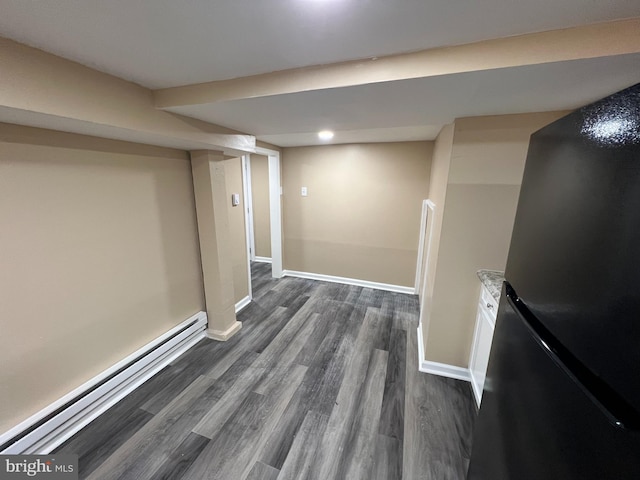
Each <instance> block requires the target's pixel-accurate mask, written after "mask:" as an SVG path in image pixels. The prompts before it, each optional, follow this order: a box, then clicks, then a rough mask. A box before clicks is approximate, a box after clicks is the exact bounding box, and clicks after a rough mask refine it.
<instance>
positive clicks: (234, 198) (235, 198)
mask: <svg viewBox="0 0 640 480" xmlns="http://www.w3.org/2000/svg"><path fill="white" fill-rule="evenodd" d="M238 205H240V194H239V193H233V194H231V206H232V207H237V206H238Z"/></svg>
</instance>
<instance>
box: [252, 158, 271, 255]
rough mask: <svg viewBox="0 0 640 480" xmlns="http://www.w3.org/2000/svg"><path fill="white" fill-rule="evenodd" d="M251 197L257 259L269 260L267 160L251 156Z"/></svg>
mask: <svg viewBox="0 0 640 480" xmlns="http://www.w3.org/2000/svg"><path fill="white" fill-rule="evenodd" d="M250 161H251V196H252V200H253V236H254V239H255V246H256V251H255V255H256V256H258V257H265V258H271V224H270V222H271V212H270V211H269V159H268V158H267V157H266V156H264V155H255V154H252V155H251V158H250Z"/></svg>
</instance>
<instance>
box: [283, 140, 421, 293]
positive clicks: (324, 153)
mask: <svg viewBox="0 0 640 480" xmlns="http://www.w3.org/2000/svg"><path fill="white" fill-rule="evenodd" d="M432 149H433V143H432V142H400V143H374V144H354V145H332V146H318V147H296V148H285V149H284V152H283V160H282V176H283V188H284V196H283V210H284V211H283V219H284V220H283V222H284V265H285V269H288V270H296V271H302V272H310V273H319V274H325V275H335V276H340V277H347V278H354V279H360V280H368V281H373V282H381V283H387V284H393V285H401V286H408V287H413V286H414V281H415V271H416V260H417V250H418V235H419V230H420V212H421V209H422V200H423V199H425V198H427V195H428V185H429V171H430V164H431V153H432ZM302 187H306V188H307V193H308V195H307V196H306V197H303V196H302V195H301V188H302Z"/></svg>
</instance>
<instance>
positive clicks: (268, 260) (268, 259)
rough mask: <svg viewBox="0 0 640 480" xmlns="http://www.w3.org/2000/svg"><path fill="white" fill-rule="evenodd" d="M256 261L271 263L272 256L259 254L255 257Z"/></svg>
mask: <svg viewBox="0 0 640 480" xmlns="http://www.w3.org/2000/svg"><path fill="white" fill-rule="evenodd" d="M253 261H254V262H262V263H271V257H258V256H257V255H256V256H255V257H254V258H253Z"/></svg>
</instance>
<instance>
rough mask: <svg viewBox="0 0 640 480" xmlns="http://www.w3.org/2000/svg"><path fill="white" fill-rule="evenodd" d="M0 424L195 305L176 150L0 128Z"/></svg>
mask: <svg viewBox="0 0 640 480" xmlns="http://www.w3.org/2000/svg"><path fill="white" fill-rule="evenodd" d="M0 224H1V225H2V234H1V235H0V265H2V269H1V272H2V273H1V274H0V331H1V332H2V334H1V335H0V365H2V369H1V370H0V432H4V431H6V430H8V429H9V428H11V427H13V426H15V425H16V424H18V423H19V422H21V421H22V420H24V419H26V418H28V417H29V416H30V415H32V414H33V413H35V412H37V411H39V410H40V409H42V408H43V407H45V406H47V405H48V404H50V403H51V402H53V401H55V400H57V399H58V398H60V397H61V396H63V395H65V394H66V393H68V392H70V391H71V390H73V389H75V388H76V387H78V386H79V385H81V384H82V383H84V382H86V381H87V380H89V379H90V378H92V377H94V376H95V375H97V374H98V373H100V372H102V371H103V370H105V369H106V368H108V367H110V366H112V365H113V364H115V363H117V362H118V361H120V360H122V359H123V358H124V357H126V356H127V355H129V354H131V353H132V352H134V351H135V350H137V349H138V348H140V347H141V346H143V345H145V344H146V343H148V342H150V341H151V340H153V339H154V338H156V337H158V336H159V335H161V334H163V333H165V332H166V331H168V330H170V329H171V328H173V327H174V326H176V325H177V324H179V323H180V322H182V321H184V320H185V319H186V318H188V317H189V316H191V315H193V314H194V313H196V312H198V311H200V310H203V309H204V298H203V291H202V276H201V267H200V254H199V247H198V237H197V231H196V219H195V210H194V197H193V186H192V180H191V166H190V162H189V158H188V156H187V154H186V153H185V152H182V151H177V150H169V149H164V148H156V147H149V146H143V145H137V144H131V143H125V142H118V141H111V140H102V139H97V138H92V137H85V136H79V135H74V134H65V133H59V132H52V131H48V130H40V129H33V128H26V127H20V126H15V125H7V124H0Z"/></svg>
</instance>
